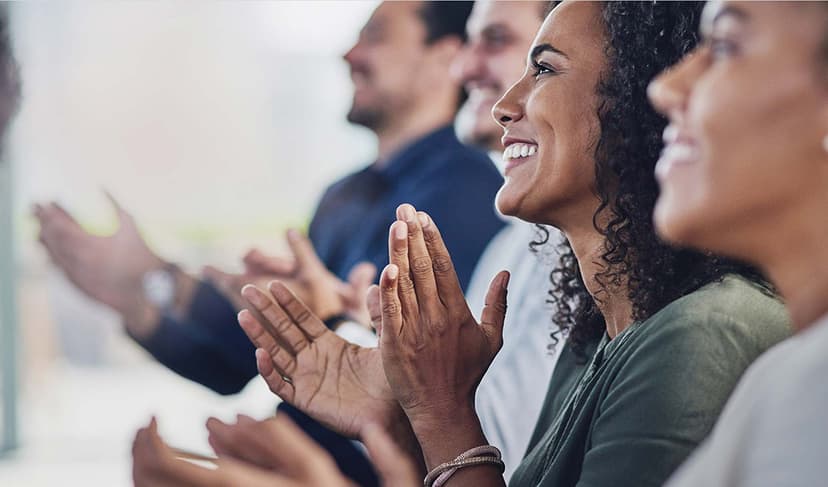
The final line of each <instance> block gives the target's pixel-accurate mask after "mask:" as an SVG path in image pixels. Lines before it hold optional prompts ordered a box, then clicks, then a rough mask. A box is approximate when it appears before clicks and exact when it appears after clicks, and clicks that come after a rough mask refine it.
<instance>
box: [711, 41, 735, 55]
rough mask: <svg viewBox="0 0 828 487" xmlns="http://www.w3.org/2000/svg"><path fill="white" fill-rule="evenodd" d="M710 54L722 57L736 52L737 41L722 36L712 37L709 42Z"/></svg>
mask: <svg viewBox="0 0 828 487" xmlns="http://www.w3.org/2000/svg"><path fill="white" fill-rule="evenodd" d="M707 45H708V49H709V50H710V54H711V55H712V56H713V57H714V58H722V57H726V56H730V55H733V54H734V53H736V50H737V47H736V43H735V42H733V41H731V40H729V39H724V38H720V37H712V38H710V39H709V40H708V42H707Z"/></svg>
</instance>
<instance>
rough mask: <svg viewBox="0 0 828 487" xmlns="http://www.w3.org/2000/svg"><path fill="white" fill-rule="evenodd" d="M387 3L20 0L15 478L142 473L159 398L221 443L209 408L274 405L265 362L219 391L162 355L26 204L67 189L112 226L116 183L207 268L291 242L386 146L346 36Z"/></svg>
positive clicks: (192, 428)
mask: <svg viewBox="0 0 828 487" xmlns="http://www.w3.org/2000/svg"><path fill="white" fill-rule="evenodd" d="M374 5H375V2H373V1H365V2H359V1H348V2H338V1H332V2H325V1H315V2H288V1H282V2H273V3H262V2H243V3H237V2H190V1H175V2H172V1H171V2H131V3H126V2H114V3H103V2H76V1H71V2H62V3H56V2H49V3H25V4H24V3H19V4H14V5H12V6H11V14H12V15H11V28H12V33H13V39H14V42H15V51H16V56H17V58H18V61H19V64H20V67H21V74H22V79H23V100H22V105H21V110H20V112H19V114H18V117H17V120H16V122H15V124H14V126H13V129H12V132H11V133H10V136H9V139H8V144H7V151H6V156H5V157H6V161H7V162H11V164H12V171H13V189H14V191H13V194H12V199H13V201H14V205H13V215H14V222H15V224H14V226H13V227H12V228H0V232H6V233H7V234H8V232H12V233H13V237H14V240H15V242H16V257H15V265H16V274H15V275H16V283H17V286H16V292H17V298H18V299H17V303H18V318H19V319H18V330H19V354H18V355H19V359H20V360H19V370H20V378H19V380H20V382H19V386H20V390H19V405H20V424H19V427H20V434H21V448H20V449H19V450H17V451H15V452H13V453H12V454H10V455H7V456H5V457H3V458H0V485H2V486H39V485H44V486H46V485H49V486H52V485H58V484H60V485H84V486H121V485H129V484H130V471H129V469H130V462H129V449H130V442H131V439H132V435H133V433H134V431H135V429H136V428H137V427H138V426H139V425H141V424H143V423H145V422H147V421H148V419H149V416H150V414H153V413H155V414H158V415H159V417H160V426H161V431H162V434H163V435H164V436H165V437H166V439H167V440H168V441H170V442H171V443H173V444H174V445H176V446H180V447H184V448H188V449H192V450H197V451H203V452H207V451H208V449H207V448H208V447H207V444H206V434H205V432H204V429H203V423H204V420H205V419H206V418H207V417H208V416H209V415H217V416H219V417H225V418H230V417H232V415H234V414H235V413H237V412H246V413H249V414H252V415H254V416H264V415H266V414H268V413H269V412H271V411H272V410H273V408H274V405H275V399H274V398H273V396H272V395H270V393H269V392H268V391H267V390H266V388H264V387H263V384H262V383H261V382H258V380H257V381H254V382H253V383H251V384H250V385H249V386H248V388H247V389H246V390H245V391H244V392H243V393H242V394H240V395H237V396H233V397H220V396H218V395H216V394H214V393H212V392H210V391H209V390H207V389H205V388H203V387H201V386H198V385H196V384H193V383H190V382H188V381H186V380H184V379H181V378H179V377H178V376H176V375H174V374H173V373H171V372H168V371H167V370H166V369H164V368H163V367H161V366H160V365H157V364H155V363H154V362H152V360H151V359H150V358H149V357H148V355H146V354H144V353H143V351H141V350H140V349H139V348H138V347H137V346H135V345H134V344H132V343H131V342H130V341H129V340H128V339H126V338H125V337H124V335H123V333H122V332H121V329H120V327H119V326H118V322H117V319H116V318H115V316H113V315H112V314H111V313H110V312H109V311H108V310H106V309H102V308H100V307H98V306H96V305H94V304H92V303H90V302H89V301H88V300H86V299H84V298H83V296H80V295H79V294H78V293H77V292H76V291H74V290H73V289H72V288H71V287H70V286H69V285H68V284H67V283H66V281H64V280H63V278H62V276H61V275H60V274H59V273H58V272H56V271H55V270H54V269H52V268H51V267H50V265H49V263H48V261H47V258H46V255H45V253H44V252H43V251H42V250H41V248H40V247H39V246H38V244H37V243H36V232H37V228H36V225H35V223H34V221H33V219H32V218H30V217H29V216H28V212H29V208H30V206H31V204H32V203H34V202H35V201H43V200H51V199H55V200H58V201H59V202H61V203H62V204H64V205H65V206H66V207H67V208H68V209H70V211H72V212H73V213H74V214H75V215H76V216H77V217H78V219H79V220H80V221H81V222H82V223H83V224H84V225H85V226H87V228H89V229H92V230H94V231H96V232H102V233H105V232H108V231H111V230H112V229H113V227H114V223H115V222H114V219H113V214H112V211H111V208H110V207H109V206H108V204H107V201H106V199H105V198H104V196H103V194H102V189H103V188H106V189H107V190H109V191H110V192H112V193H113V194H114V195H115V197H116V198H118V199H119V200H120V201H121V203H122V205H124V206H125V207H126V208H127V209H128V210H129V211H131V212H132V213H133V214H134V216H135V217H136V219H137V221H138V222H139V223H140V225H141V227H142V230H143V232H144V234H145V236H146V237H147V238H148V240H149V241H150V242H151V244H152V245H153V247H154V248H155V249H156V250H157V251H158V252H159V253H161V254H162V255H164V256H166V257H168V258H171V259H173V260H176V261H178V262H180V263H182V264H183V265H184V266H185V268H188V269H190V270H193V271H197V270H198V269H199V268H200V267H201V266H202V265H204V264H207V263H211V264H216V265H219V266H223V267H226V268H236V267H237V266H238V258H239V257H240V256H241V255H242V253H243V252H244V251H245V250H246V249H247V248H248V247H250V246H253V245H259V246H263V247H266V248H268V249H270V250H272V251H277V250H278V249H279V248H280V247H281V245H282V243H281V235H282V232H283V231H284V229H285V228H287V227H288V226H290V225H298V226H304V225H306V224H307V222H308V219H309V217H310V215H311V213H312V211H313V207H314V204H315V202H316V199H317V198H318V197H319V196H320V195H321V191H322V190H323V189H324V187H325V186H326V185H327V184H328V183H330V182H332V181H333V180H334V179H336V178H338V177H340V176H342V175H344V174H345V173H347V172H350V171H352V170H354V169H356V168H358V167H359V166H361V165H364V164H366V163H368V162H370V161H371V159H372V157H373V154H374V146H373V142H374V141H373V138H372V136H371V134H370V133H368V132H367V131H365V130H362V129H358V128H355V127H352V126H350V125H348V124H347V123H346V122H345V113H346V112H347V109H348V107H349V106H350V93H351V84H350V81H349V79H348V70H347V67H346V65H345V63H344V62H343V61H342V60H341V55H342V54H343V53H344V52H345V51H346V50H347V49H348V48H349V47H350V45H351V44H352V43H353V42H354V41H355V40H356V36H357V33H358V31H359V28H360V27H361V25H362V24H363V23H364V22H365V20H366V19H367V18H368V15H370V12H371V10H372V9H373V7H374ZM5 198H6V195H4V199H5ZM7 234H6V235H3V237H4V238H5V237H6V236H7Z"/></svg>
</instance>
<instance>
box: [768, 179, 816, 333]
mask: <svg viewBox="0 0 828 487" xmlns="http://www.w3.org/2000/svg"><path fill="white" fill-rule="evenodd" d="M819 197H820V198H822V199H824V196H822V195H819ZM820 208H822V210H820ZM825 208H828V202H825V201H822V202H820V203H818V204H815V205H811V210H810V211H808V210H807V209H802V208H797V210H796V211H792V212H790V213H789V215H791V216H789V217H787V218H785V219H779V221H782V222H788V223H789V224H788V225H784V224H780V225H774V226H768V227H767V228H772V229H773V230H772V233H773V235H774V237H773V239H769V238H768V236H769V235H770V234H771V233H770V232H767V231H766V232H764V235H763V236H757V237H758V238H757V239H756V241H765V242H768V247H769V248H768V249H767V252H766V253H764V254H763V255H761V256H759V257H757V258H756V259H755V260H756V261H758V262H761V263H762V264H763V267H764V269H765V270H766V271H767V273H768V276H769V277H770V279H771V280H772V281H773V282H774V284H776V286H777V288H778V289H779V292H780V293H781V294H782V296H783V297H784V298H785V303H786V305H787V307H788V310H789V312H790V314H791V320H792V321H793V325H794V328H795V329H796V331H797V332H799V331H802V330H804V329H806V328H808V327H809V326H810V325H813V324H814V322H815V321H816V320H818V319H819V318H821V317H822V316H823V315H825V314H826V313H828V245H826V242H828V225H825V224H824V223H821V224H820V223H817V222H824V221H825V210H824V209H825ZM769 240H772V241H769Z"/></svg>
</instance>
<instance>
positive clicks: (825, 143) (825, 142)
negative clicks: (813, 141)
mask: <svg viewBox="0 0 828 487" xmlns="http://www.w3.org/2000/svg"><path fill="white" fill-rule="evenodd" d="M822 150H824V151H825V152H828V135H826V136H825V137H823V138H822Z"/></svg>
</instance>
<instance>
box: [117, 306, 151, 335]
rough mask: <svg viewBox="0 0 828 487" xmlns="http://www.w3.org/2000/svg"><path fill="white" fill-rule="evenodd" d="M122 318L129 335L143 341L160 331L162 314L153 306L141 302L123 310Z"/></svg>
mask: <svg viewBox="0 0 828 487" xmlns="http://www.w3.org/2000/svg"><path fill="white" fill-rule="evenodd" d="M121 318H122V319H123V323H124V327H125V328H126V329H127V331H128V332H129V334H130V335H132V336H133V337H135V338H136V339H139V340H142V339H146V338H149V337H150V336H152V334H153V333H155V330H156V329H158V324H159V323H160V322H161V312H160V311H159V310H158V308H156V307H154V306H152V305H151V304H149V303H147V302H145V301H143V300H139V301H137V302H136V303H134V304H133V305H132V306H129V307H127V308H125V309H123V310H121Z"/></svg>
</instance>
